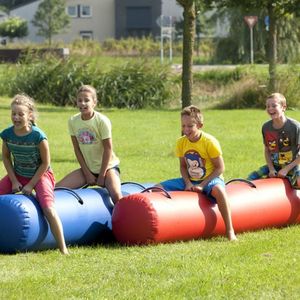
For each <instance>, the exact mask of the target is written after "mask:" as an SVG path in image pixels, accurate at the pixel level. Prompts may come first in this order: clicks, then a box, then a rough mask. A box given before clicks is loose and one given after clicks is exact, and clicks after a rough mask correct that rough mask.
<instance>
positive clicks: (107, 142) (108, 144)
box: [97, 138, 113, 187]
mask: <svg viewBox="0 0 300 300" xmlns="http://www.w3.org/2000/svg"><path fill="white" fill-rule="evenodd" d="M102 143H103V149H104V150H103V156H102V164H101V169H100V172H99V176H98V178H97V184H98V185H99V186H102V187H104V186H105V175H106V171H107V168H108V164H109V162H110V160H111V157H112V151H113V149H112V148H113V147H112V139H110V138H109V139H104V140H102Z"/></svg>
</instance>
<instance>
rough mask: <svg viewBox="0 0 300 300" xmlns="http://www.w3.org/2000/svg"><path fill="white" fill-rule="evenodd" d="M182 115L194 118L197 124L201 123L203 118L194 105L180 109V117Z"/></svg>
mask: <svg viewBox="0 0 300 300" xmlns="http://www.w3.org/2000/svg"><path fill="white" fill-rule="evenodd" d="M182 116H189V117H191V118H193V119H194V120H195V122H196V123H197V124H199V125H203V122H204V118H203V115H202V113H201V111H200V109H199V108H198V107H197V106H195V105H190V106H187V107H185V108H183V110H182V111H181V117H182Z"/></svg>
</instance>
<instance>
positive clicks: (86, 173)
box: [71, 135, 96, 185]
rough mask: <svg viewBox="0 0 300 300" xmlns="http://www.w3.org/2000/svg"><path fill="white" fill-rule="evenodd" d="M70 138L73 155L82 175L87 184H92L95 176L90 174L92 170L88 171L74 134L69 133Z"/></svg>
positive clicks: (94, 181)
mask: <svg viewBox="0 0 300 300" xmlns="http://www.w3.org/2000/svg"><path fill="white" fill-rule="evenodd" d="M71 140H72V144H73V148H74V152H75V156H76V158H77V161H78V163H79V165H80V167H81V170H82V172H83V174H84V177H85V179H86V182H87V184H89V185H94V184H95V183H96V178H95V176H94V175H93V174H92V172H91V171H90V169H89V168H88V166H87V164H86V162H85V160H84V157H83V155H82V153H81V150H80V148H79V144H78V141H77V138H76V136H73V135H71Z"/></svg>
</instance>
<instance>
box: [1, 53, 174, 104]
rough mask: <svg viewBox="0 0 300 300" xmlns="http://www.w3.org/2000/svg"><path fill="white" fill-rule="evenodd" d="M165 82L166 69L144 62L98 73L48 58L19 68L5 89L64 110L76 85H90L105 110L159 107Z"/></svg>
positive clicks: (94, 68)
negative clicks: (108, 108)
mask: <svg viewBox="0 0 300 300" xmlns="http://www.w3.org/2000/svg"><path fill="white" fill-rule="evenodd" d="M167 78H168V72H167V67H163V66H161V65H158V64H153V63H150V62H146V61H139V62H136V63H126V64H124V65H121V66H117V67H115V68H113V69H111V70H110V71H108V72H106V73H102V72H101V71H99V70H98V68H97V66H96V63H95V65H92V64H84V63H77V62H74V61H73V60H71V59H70V60H58V59H55V58H54V57H52V58H48V59H45V60H38V61H31V63H30V64H25V63H24V64H19V65H18V67H17V72H16V76H15V78H14V80H12V82H11V83H10V88H9V89H10V96H13V95H14V94H16V93H26V94H28V95H30V96H31V97H33V98H34V99H35V100H36V101H38V102H42V103H52V104H54V105H60V106H65V105H68V104H72V103H73V100H74V98H75V97H76V92H77V90H78V88H79V86H80V85H82V84H91V85H93V86H95V88H96V89H97V91H98V98H99V100H100V102H101V104H102V105H103V106H106V107H118V108H122V107H127V108H143V107H161V106H162V105H163V104H164V103H165V102H166V100H167V99H168V96H169V89H168V82H169V81H168V79H167ZM3 88H4V87H3Z"/></svg>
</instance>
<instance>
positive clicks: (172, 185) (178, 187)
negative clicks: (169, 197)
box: [155, 177, 185, 192]
mask: <svg viewBox="0 0 300 300" xmlns="http://www.w3.org/2000/svg"><path fill="white" fill-rule="evenodd" d="M155 186H157V187H160V188H162V189H164V190H165V191H167V192H171V191H184V189H185V183H184V180H183V179H182V178H181V177H180V178H173V179H169V180H165V181H162V182H160V183H158V184H156V185H155Z"/></svg>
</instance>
